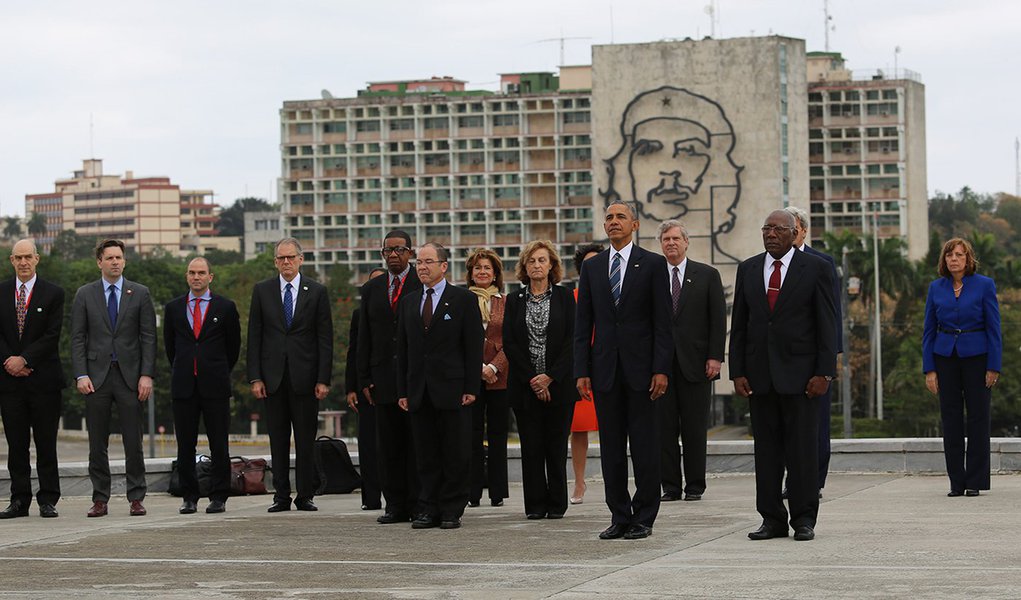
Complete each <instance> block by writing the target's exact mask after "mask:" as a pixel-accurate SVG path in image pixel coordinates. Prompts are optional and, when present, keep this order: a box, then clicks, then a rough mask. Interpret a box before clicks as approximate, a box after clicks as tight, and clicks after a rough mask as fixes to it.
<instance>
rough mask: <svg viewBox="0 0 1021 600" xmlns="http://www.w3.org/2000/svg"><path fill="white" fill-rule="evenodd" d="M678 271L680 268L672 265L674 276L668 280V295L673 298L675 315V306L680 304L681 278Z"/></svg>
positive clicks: (675, 312)
mask: <svg viewBox="0 0 1021 600" xmlns="http://www.w3.org/2000/svg"><path fill="white" fill-rule="evenodd" d="M679 272H680V269H678V268H677V267H674V276H673V279H672V280H671V281H670V297H671V298H673V301H674V314H675V315H676V314H677V308H678V307H679V306H680V303H681V278H680V276H679V275H678V273H679Z"/></svg>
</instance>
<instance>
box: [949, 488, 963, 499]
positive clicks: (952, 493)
mask: <svg viewBox="0 0 1021 600" xmlns="http://www.w3.org/2000/svg"><path fill="white" fill-rule="evenodd" d="M963 495H964V492H962V491H960V490H950V491H949V492H947V498H956V497H958V496H963Z"/></svg>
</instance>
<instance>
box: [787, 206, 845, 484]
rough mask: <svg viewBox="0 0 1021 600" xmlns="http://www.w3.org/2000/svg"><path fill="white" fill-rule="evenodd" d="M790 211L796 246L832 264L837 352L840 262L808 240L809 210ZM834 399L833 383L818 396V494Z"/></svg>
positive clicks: (823, 479)
mask: <svg viewBox="0 0 1021 600" xmlns="http://www.w3.org/2000/svg"><path fill="white" fill-rule="evenodd" d="M787 212H789V213H791V215H792V216H793V217H794V227H795V233H794V247H795V248H797V249H798V250H801V251H802V252H807V253H809V254H812V255H814V256H818V257H819V258H821V259H823V260H825V261H826V262H827V263H829V265H830V274H831V275H832V277H833V306H834V309H836V313H837V334H836V335H837V354H840V353H841V352H843V351H844V331H843V330H844V327H843V323H844V315H843V310H842V307H841V301H840V287H841V283H840V276H839V275H837V263H836V261H835V260H833V257H832V256H830V255H829V254H826V253H825V252H819V251H818V250H816V249H815V248H813V247H811V246H809V245H808V244H806V243H805V238H807V237H808V225H809V221H808V213H807V212H805V211H804V210H802V209H800V208H798V207H796V206H788V207H787ZM832 402H833V387H832V386H830V387H829V388H827V389H826V393H825V394H822V395H821V396H819V494H820V497H822V496H821V494H822V489H823V488H824V487H826V474H827V473H828V472H829V470H830V413H831V404H832Z"/></svg>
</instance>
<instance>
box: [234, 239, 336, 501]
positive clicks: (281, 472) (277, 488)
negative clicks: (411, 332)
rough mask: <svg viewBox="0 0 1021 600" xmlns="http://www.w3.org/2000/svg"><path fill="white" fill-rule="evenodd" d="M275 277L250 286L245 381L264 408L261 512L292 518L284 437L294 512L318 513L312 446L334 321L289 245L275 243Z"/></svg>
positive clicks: (325, 390)
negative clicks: (265, 486) (269, 473)
mask: <svg viewBox="0 0 1021 600" xmlns="http://www.w3.org/2000/svg"><path fill="white" fill-rule="evenodd" d="M274 253H275V254H274V261H275V264H276V267H277V271H278V273H279V275H278V276H277V277H273V278H271V279H267V280H265V281H260V282H259V283H257V284H255V288H254V289H252V305H251V309H250V310H249V312H248V381H249V382H250V383H251V384H252V395H254V396H255V397H256V398H259V399H263V400H266V421H267V429H268V430H269V445H270V454H271V455H272V460H273V465H272V468H273V504H272V505H270V507H269V510H268V512H281V511H286V510H291V477H290V475H291V430H292V428H293V430H294V479H295V488H296V490H295V491H296V497H295V499H294V506H295V507H296V508H297V509H298V510H304V511H314V510H319V509H318V508H317V507H316V505H315V503H314V502H312V497H313V495H314V494H315V485H316V484H315V457H314V450H313V448H314V444H315V439H316V431H317V430H318V428H319V403H320V402H322V401H323V400H325V399H326V396H327V395H328V394H329V393H330V376H331V373H332V370H333V315H332V314H331V313H330V299H329V297H328V296H327V294H326V288H325V287H324V286H323V285H322V284H321V283H318V282H316V281H312V280H311V279H308V278H306V277H302V275H301V272H300V269H301V263H302V262H304V260H305V257H304V255H303V254H302V251H301V244H300V243H299V242H298V240H296V239H294V238H284V239H282V240H280V241H279V242H277V243H276V247H275V249H274Z"/></svg>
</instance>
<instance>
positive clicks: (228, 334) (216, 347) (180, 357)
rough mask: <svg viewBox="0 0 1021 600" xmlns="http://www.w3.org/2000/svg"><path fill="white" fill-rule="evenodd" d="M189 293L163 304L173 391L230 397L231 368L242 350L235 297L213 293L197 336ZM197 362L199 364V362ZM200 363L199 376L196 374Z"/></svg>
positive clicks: (177, 394) (174, 393)
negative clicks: (191, 314)
mask: <svg viewBox="0 0 1021 600" xmlns="http://www.w3.org/2000/svg"><path fill="white" fill-rule="evenodd" d="M189 296H190V294H185V295H183V296H180V297H177V298H174V299H173V300H171V301H170V302H168V303H167V305H166V306H165V307H164V308H163V345H164V346H165V347H166V350H167V360H169V361H170V372H171V379H170V395H171V396H172V397H173V398H175V399H177V398H181V399H187V398H191V397H193V396H203V397H206V398H229V397H230V396H231V395H232V390H231V385H230V372H231V371H232V370H233V369H234V365H236V364H237V362H238V355H239V354H240V353H241V318H240V317H239V316H238V309H237V306H235V305H234V301H233V300H230V299H229V298H224V297H223V296H218V295H216V294H211V297H210V300H209V306H208V307H206V316H205V319H203V320H202V330H201V331H200V332H199V337H198V340H196V339H195V334H194V332H193V330H192V326H191V325H189V324H188V315H187V312H188V311H189V309H191V308H193V307H194V304H191V305H189V304H188V298H189ZM196 363H197V364H196ZM196 366H197V367H198V369H197V370H198V376H197V377H196V376H195V371H196V368H195V367H196Z"/></svg>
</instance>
